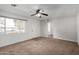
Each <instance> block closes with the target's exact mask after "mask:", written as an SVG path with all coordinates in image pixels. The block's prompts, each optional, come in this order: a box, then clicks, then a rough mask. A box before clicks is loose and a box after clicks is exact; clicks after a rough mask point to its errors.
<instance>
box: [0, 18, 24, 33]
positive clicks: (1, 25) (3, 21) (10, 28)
mask: <svg viewBox="0 0 79 59" xmlns="http://www.w3.org/2000/svg"><path fill="white" fill-rule="evenodd" d="M0 32H6V33H22V32H25V21H23V20H16V19H10V18H4V17H0Z"/></svg>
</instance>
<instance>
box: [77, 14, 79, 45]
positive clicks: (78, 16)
mask: <svg viewBox="0 0 79 59" xmlns="http://www.w3.org/2000/svg"><path fill="white" fill-rule="evenodd" d="M77 41H78V44H79V14H78V15H77Z"/></svg>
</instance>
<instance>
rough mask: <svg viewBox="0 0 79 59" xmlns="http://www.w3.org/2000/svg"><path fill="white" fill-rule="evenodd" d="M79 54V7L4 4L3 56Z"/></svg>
mask: <svg viewBox="0 0 79 59" xmlns="http://www.w3.org/2000/svg"><path fill="white" fill-rule="evenodd" d="M75 54H76V55H78V54H79V4H0V55H75Z"/></svg>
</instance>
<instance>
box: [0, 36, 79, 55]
mask: <svg viewBox="0 0 79 59" xmlns="http://www.w3.org/2000/svg"><path fill="white" fill-rule="evenodd" d="M0 54H1V55H24V54H25V55H59V54H61V55H63V54H69V55H70V54H79V46H77V43H75V42H70V41H64V40H60V39H51V38H43V37H42V38H35V39H31V40H27V41H23V42H20V43H16V44H12V45H9V46H6V47H2V48H0Z"/></svg>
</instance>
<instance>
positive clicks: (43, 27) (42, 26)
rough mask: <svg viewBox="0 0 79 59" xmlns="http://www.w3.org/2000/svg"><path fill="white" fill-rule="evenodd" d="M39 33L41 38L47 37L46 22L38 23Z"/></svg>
mask: <svg viewBox="0 0 79 59" xmlns="http://www.w3.org/2000/svg"><path fill="white" fill-rule="evenodd" d="M40 33H41V36H42V37H48V25H47V20H41V21H40Z"/></svg>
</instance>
